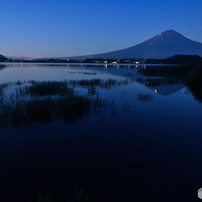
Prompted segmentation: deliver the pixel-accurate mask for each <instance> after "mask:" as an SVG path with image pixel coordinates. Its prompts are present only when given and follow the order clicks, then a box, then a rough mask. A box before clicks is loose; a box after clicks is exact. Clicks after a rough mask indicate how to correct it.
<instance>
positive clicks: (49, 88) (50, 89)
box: [26, 81, 73, 96]
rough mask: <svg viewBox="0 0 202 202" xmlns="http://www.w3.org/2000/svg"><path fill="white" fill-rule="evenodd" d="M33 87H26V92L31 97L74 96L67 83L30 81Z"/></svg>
mask: <svg viewBox="0 0 202 202" xmlns="http://www.w3.org/2000/svg"><path fill="white" fill-rule="evenodd" d="M30 83H31V86H29V87H26V92H27V93H29V94H30V95H31V96H33V95H35V96H45V95H56V94H58V95H72V94H73V89H71V88H69V87H68V86H67V82H66V81H61V82H57V81H41V82H37V81H30Z"/></svg>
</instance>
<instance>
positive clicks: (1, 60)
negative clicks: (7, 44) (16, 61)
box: [0, 54, 7, 62]
mask: <svg viewBox="0 0 202 202" xmlns="http://www.w3.org/2000/svg"><path fill="white" fill-rule="evenodd" d="M6 60H7V58H6V57H5V56H3V55H1V54H0V62H5V61H6Z"/></svg>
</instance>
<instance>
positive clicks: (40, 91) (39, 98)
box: [0, 79, 128, 127]
mask: <svg viewBox="0 0 202 202" xmlns="http://www.w3.org/2000/svg"><path fill="white" fill-rule="evenodd" d="M127 83H128V80H124V81H115V80H112V79H109V80H106V81H103V80H100V79H93V80H78V81H68V82H67V81H28V82H26V83H25V85H23V83H22V82H21V81H17V82H15V83H14V84H12V83H10V84H8V83H5V84H1V85H0V106H1V108H0V125H1V126H2V127H5V126H6V127H10V126H14V127H19V126H21V125H30V124H31V123H33V122H51V121H54V120H55V119H59V120H64V121H75V120H77V119H79V118H82V117H83V116H84V115H85V114H86V115H87V114H89V113H90V112H97V111H100V109H103V108H105V107H106V105H107V104H106V102H105V101H103V100H101V99H100V98H99V93H97V87H100V88H106V89H111V88H112V86H113V87H115V86H120V85H121V84H124V85H125V84H127ZM9 85H11V86H12V85H16V86H17V87H18V89H16V91H15V93H12V94H11V95H10V97H7V98H6V97H4V96H3V94H4V90H5V89H6V88H8V87H9ZM22 85H23V86H22ZM77 86H85V87H87V88H88V95H89V96H92V95H95V94H96V97H95V98H90V97H88V96H81V95H78V92H77V91H76V92H75V90H74V88H75V87H77ZM108 104H109V103H108ZM112 105H113V104H112ZM112 108H113V107H112ZM113 110H114V109H112V111H113Z"/></svg>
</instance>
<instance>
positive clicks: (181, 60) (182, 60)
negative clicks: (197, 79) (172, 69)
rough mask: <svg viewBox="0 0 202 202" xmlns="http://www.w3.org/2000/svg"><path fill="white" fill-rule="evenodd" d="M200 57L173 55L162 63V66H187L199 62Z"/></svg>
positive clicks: (201, 59) (201, 58)
mask: <svg viewBox="0 0 202 202" xmlns="http://www.w3.org/2000/svg"><path fill="white" fill-rule="evenodd" d="M200 61H202V57H200V56H198V55H174V56H172V57H169V58H167V59H165V60H164V61H163V63H164V64H188V63H192V62H200Z"/></svg>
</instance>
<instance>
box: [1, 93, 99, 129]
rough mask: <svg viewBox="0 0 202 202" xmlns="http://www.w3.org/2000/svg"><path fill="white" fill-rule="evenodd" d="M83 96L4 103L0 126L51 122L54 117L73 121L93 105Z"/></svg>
mask: <svg viewBox="0 0 202 202" xmlns="http://www.w3.org/2000/svg"><path fill="white" fill-rule="evenodd" d="M94 104H95V102H92V101H91V100H90V99H89V98H85V97H83V96H65V97H60V98H57V99H53V98H43V99H39V98H36V99H31V100H29V101H25V102H20V101H19V102H17V103H15V104H14V105H10V104H4V105H2V106H1V111H0V124H1V126H8V127H9V126H15V127H18V126H20V125H29V124H31V123H32V122H51V121H53V120H54V119H55V118H58V119H62V120H65V121H74V120H76V119H78V118H81V117H83V116H84V114H87V113H89V112H90V107H91V106H92V105H94Z"/></svg>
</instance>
